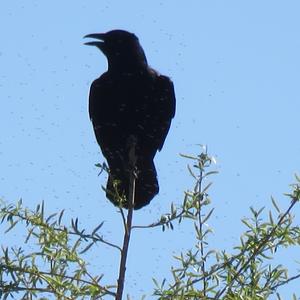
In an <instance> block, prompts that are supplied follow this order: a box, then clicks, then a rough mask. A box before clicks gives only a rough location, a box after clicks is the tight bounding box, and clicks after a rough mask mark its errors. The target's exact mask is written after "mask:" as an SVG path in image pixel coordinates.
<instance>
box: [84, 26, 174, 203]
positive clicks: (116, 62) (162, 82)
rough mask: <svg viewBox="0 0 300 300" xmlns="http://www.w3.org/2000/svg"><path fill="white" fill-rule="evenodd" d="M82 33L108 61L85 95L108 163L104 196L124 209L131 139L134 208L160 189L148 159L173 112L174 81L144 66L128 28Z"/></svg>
mask: <svg viewBox="0 0 300 300" xmlns="http://www.w3.org/2000/svg"><path fill="white" fill-rule="evenodd" d="M85 38H93V39H96V41H95V40H93V41H90V42H86V43H85V45H90V46H96V47H97V48H98V49H100V50H101V52H102V53H103V54H104V55H105V56H106V58H107V61H108V69H107V71H106V72H105V73H103V74H102V75H101V76H100V77H99V78H98V79H96V80H95V81H94V82H93V83H92V85H91V88H90V95H89V116H90V119H91V122H92V124H93V128H94V132H95V136H96V140H97V142H98V144H99V146H100V148H101V151H102V153H103V155H104V157H105V158H106V160H107V163H108V166H109V177H108V181H107V186H106V197H107V198H108V199H109V200H110V201H111V202H112V203H113V204H114V205H116V206H120V205H121V206H122V207H124V208H127V209H128V206H129V204H128V197H129V184H130V173H129V169H130V166H129V161H130V159H129V152H130V148H131V147H132V145H134V152H135V156H136V162H135V168H136V173H137V176H136V182H135V203H134V209H140V208H142V207H143V206H145V205H147V204H149V203H150V201H151V200H152V199H153V197H154V196H155V195H156V194H158V191H159V185H158V181H157V173H156V169H155V165H154V162H153V159H154V156H155V154H156V152H157V151H158V150H159V151H160V150H161V149H162V147H163V144H164V141H165V139H166V136H167V134H168V131H169V128H170V125H171V120H172V118H173V117H174V115H175V102H176V100H175V93H174V87H173V83H172V81H171V80H170V79H169V78H168V77H167V76H163V75H160V74H159V73H158V72H157V71H155V70H154V69H152V68H151V67H149V65H148V63H147V59H146V56H145V53H144V50H143V48H142V47H141V45H140V43H139V40H138V38H137V37H136V36H135V35H134V34H133V33H130V32H128V31H124V30H112V31H109V32H107V33H96V34H88V35H86V36H85ZM120 196H121V197H123V199H124V201H123V202H122V203H120Z"/></svg>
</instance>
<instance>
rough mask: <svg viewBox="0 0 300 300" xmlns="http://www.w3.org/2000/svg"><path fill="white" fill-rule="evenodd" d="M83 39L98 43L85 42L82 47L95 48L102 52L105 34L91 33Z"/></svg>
mask: <svg viewBox="0 0 300 300" xmlns="http://www.w3.org/2000/svg"><path fill="white" fill-rule="evenodd" d="M84 38H92V39H96V40H100V41H92V42H86V43H84V45H88V46H96V47H97V48H99V49H100V50H103V46H104V42H105V33H92V34H87V35H85V36H84Z"/></svg>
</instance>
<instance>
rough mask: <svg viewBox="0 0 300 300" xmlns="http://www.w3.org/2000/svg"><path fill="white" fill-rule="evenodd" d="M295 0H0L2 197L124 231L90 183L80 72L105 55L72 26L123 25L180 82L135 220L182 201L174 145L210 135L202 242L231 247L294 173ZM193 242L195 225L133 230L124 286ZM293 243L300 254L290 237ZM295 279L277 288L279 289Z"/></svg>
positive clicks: (90, 143)
mask: <svg viewBox="0 0 300 300" xmlns="http://www.w3.org/2000/svg"><path fill="white" fill-rule="evenodd" d="M299 10H300V3H299V2H298V1H277V0H273V1H269V0H266V1H258V0H252V1H231V0H229V1H214V0H211V1H203V0H197V1H196V0H194V1H174V0H172V1H171V0H167V1H156V0H153V1H147V2H146V1H144V2H143V1H136V0H135V1H133V0H129V1H123V2H121V1H116V0H110V1H108V0H107V1H105V0H103V1H77V2H75V1H69V0H67V1H57V0H52V1H33V0H32V1H22V0H19V1H16V0H10V1H8V0H6V1H5V0H3V1H1V3H0V33H1V41H2V42H1V47H0V99H1V110H0V128H1V129H0V132H1V139H0V167H1V174H0V197H1V198H2V199H4V200H6V201H8V202H14V201H16V200H18V199H19V198H21V197H22V198H23V201H24V203H25V205H26V206H29V207H32V208H34V207H35V205H36V204H37V203H39V202H41V200H44V201H45V203H46V207H48V209H49V212H53V211H57V210H61V209H66V215H67V217H66V219H68V218H71V217H75V216H78V217H79V218H80V220H81V223H82V225H83V226H86V227H88V228H93V227H94V226H95V225H96V224H98V223H99V222H101V221H103V220H104V221H105V226H104V227H103V234H104V236H106V237H108V238H111V239H112V240H113V241H118V240H120V239H121V234H120V232H119V231H120V217H119V216H118V214H117V213H116V209H115V208H114V207H113V206H112V205H111V204H110V203H109V202H108V201H107V200H106V199H105V196H104V193H103V192H102V190H101V188H100V186H101V184H105V180H106V178H105V176H101V177H98V176H97V174H98V170H97V168H95V167H94V164H95V163H98V162H102V161H103V157H102V155H101V154H100V152H99V147H98V145H97V144H96V141H95V138H94V134H93V130H92V127H91V124H90V122H89V118H88V114H87V100H88V99H87V97H88V91H89V86H90V84H91V82H92V81H93V80H94V79H95V78H97V77H98V76H99V75H100V74H101V73H103V72H104V71H105V70H106V67H107V64H106V60H105V58H104V56H103V55H102V54H101V53H99V51H97V50H96V49H93V48H92V47H86V46H84V45H83V42H84V41H83V39H82V37H83V36H84V35H85V34H88V33H94V32H105V31H108V30H111V29H116V28H120V29H126V30H129V31H132V32H134V33H135V34H136V35H137V36H138V37H139V38H140V42H141V44H142V45H143V47H144V50H145V52H146V55H147V58H148V61H149V63H150V65H151V66H152V67H153V68H155V69H157V70H158V71H160V72H161V73H162V74H165V75H168V76H170V77H171V78H172V80H173V81H174V84H175V89H176V96H177V113H176V117H175V119H174V122H173V124H172V127H171V130H170V134H169V136H168V138H167V140H166V143H165V146H164V148H163V151H162V152H161V153H158V154H157V156H156V166H157V170H158V174H159V182H160V194H159V196H157V197H156V198H155V199H154V200H153V201H152V203H151V204H150V205H149V206H147V207H146V208H145V209H143V210H142V211H139V212H137V213H136V214H135V222H136V224H140V223H143V224H144V223H145V222H152V221H153V220H156V219H157V217H158V216H160V215H161V214H162V213H164V212H165V211H167V210H168V207H169V206H170V203H171V202H172V201H174V202H175V203H180V201H181V200H182V198H183V191H184V190H185V189H187V188H191V187H192V180H191V178H190V177H189V175H188V172H187V171H186V164H187V161H185V160H184V159H182V158H180V157H179V153H188V154H196V153H198V151H199V146H196V144H206V145H208V149H209V152H210V153H211V154H212V155H214V156H215V157H216V159H217V165H216V169H217V170H218V171H219V172H220V174H219V175H217V176H216V177H215V178H214V185H213V187H212V190H211V195H212V199H213V204H212V206H214V207H215V208H216V209H215V215H214V216H213V217H212V218H211V221H210V225H211V226H212V227H214V229H215V232H214V235H213V236H212V239H211V243H212V244H211V245H212V247H213V248H218V249H223V248H224V249H227V250H229V249H230V246H232V245H235V244H236V243H238V241H239V236H240V234H241V232H242V230H243V229H244V228H243V226H242V225H241V223H240V218H241V217H244V216H247V215H249V213H248V210H249V206H254V207H262V206H266V207H267V208H268V207H270V196H271V195H273V196H274V197H275V198H276V199H277V200H278V202H279V203H280V206H281V207H282V208H284V207H287V206H288V202H287V201H286V199H285V197H284V196H283V193H284V192H287V191H289V186H288V185H289V184H290V183H292V182H293V181H294V178H293V174H294V173H296V172H298V174H299V169H300V167H299V166H300V142H299V111H300V102H299V100H300V99H299V98H300V91H299V77H300V56H299V53H300V39H299V29H300V19H299ZM299 212H300V210H299V207H297V208H296V210H295V214H296V215H297V214H298V215H299ZM296 219H297V221H298V223H299V216H298V217H296ZM193 243H194V239H193V235H192V228H185V227H176V230H175V231H174V232H170V233H161V231H160V230H156V231H150V230H149V231H138V232H136V233H134V235H133V239H132V244H131V252H130V255H129V267H128V285H127V292H131V293H133V291H134V294H132V295H133V296H134V298H133V299H139V297H141V295H143V294H144V293H145V294H150V293H151V290H152V289H151V288H152V282H151V277H153V276H156V277H158V279H159V278H162V276H163V275H165V274H167V273H168V271H169V269H170V266H171V263H172V262H173V260H172V258H171V255H173V254H176V253H178V252H179V251H180V250H181V249H186V248H188V247H189V246H190V245H193ZM177 250H178V251H177ZM98 251H99V252H98V253H97V255H96V257H93V263H94V267H95V269H97V268H98V270H100V272H102V271H103V272H105V273H106V274H107V277H108V279H107V280H108V282H110V283H111V281H110V279H114V278H115V277H114V274H115V271H116V270H117V257H116V256H114V255H112V253H111V250H110V249H106V248H105V247H104V248H100V247H99V249H98ZM290 257H291V258H295V259H298V261H299V248H297V249H294V251H291V255H290ZM98 262H99V263H98ZM289 264H290V265H291V266H293V265H294V264H293V260H291V262H290V263H289ZM295 286H296V285H293V287H294V288H293V287H292V286H291V287H287V288H283V289H281V290H280V291H281V292H282V293H283V295H285V297H284V298H285V299H288V297H289V295H290V294H291V291H293V290H294V291H297V290H296V288H295ZM147 299H148V298H147ZM149 299H150V297H149Z"/></svg>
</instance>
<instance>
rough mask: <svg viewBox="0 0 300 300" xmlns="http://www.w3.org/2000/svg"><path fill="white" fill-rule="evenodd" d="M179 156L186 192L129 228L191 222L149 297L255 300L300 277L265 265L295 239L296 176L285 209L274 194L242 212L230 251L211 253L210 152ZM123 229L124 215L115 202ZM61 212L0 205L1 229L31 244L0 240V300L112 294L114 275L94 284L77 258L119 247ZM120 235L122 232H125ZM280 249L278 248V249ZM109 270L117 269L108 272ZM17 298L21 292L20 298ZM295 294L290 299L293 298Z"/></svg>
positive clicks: (298, 238)
mask: <svg viewBox="0 0 300 300" xmlns="http://www.w3.org/2000/svg"><path fill="white" fill-rule="evenodd" d="M183 157H185V158H187V159H189V160H190V161H191V162H192V167H191V166H188V170H189V173H190V175H191V176H192V178H193V180H194V181H195V184H194V187H193V189H192V190H190V191H187V192H186V193H185V197H184V201H183V203H182V205H181V207H178V208H177V207H175V205H173V204H172V205H171V208H170V212H168V213H166V214H164V215H162V216H161V217H160V218H159V219H158V220H157V221H156V222H153V223H151V224H146V225H133V226H131V229H130V230H133V231H134V230H140V229H155V228H156V227H160V228H161V229H162V230H163V231H165V230H168V229H171V230H173V229H174V225H173V224H174V222H178V223H181V222H190V224H191V225H192V226H193V228H194V232H195V238H196V244H195V245H194V246H191V248H190V249H189V250H187V251H186V252H184V253H179V254H178V255H177V256H176V257H175V260H176V266H174V267H172V269H171V273H172V280H171V281H170V282H168V281H167V280H166V279H163V280H162V282H161V283H160V282H159V281H158V280H155V279H154V283H155V289H154V296H156V297H157V299H159V300H166V299H172V300H186V299H207V300H208V299H223V300H250V299H251V300H256V299H257V300H258V299H259V300H260V299H268V297H269V296H270V295H276V296H277V298H278V299H281V298H280V295H279V294H278V293H277V289H278V288H279V287H280V286H282V285H286V284H288V283H289V282H291V281H294V280H297V279H299V278H300V273H298V274H295V275H293V276H289V274H288V270H287V268H286V267H284V266H283V265H276V266H272V264H271V263H270V260H271V259H273V258H274V257H276V254H277V253H278V250H279V249H280V248H283V249H284V248H286V247H289V246H294V245H299V244H300V227H299V226H296V225H294V223H293V215H292V214H291V211H292V209H293V208H294V206H295V205H296V204H297V203H298V202H299V201H300V178H299V177H297V176H296V183H295V184H293V185H292V189H291V192H290V193H288V194H286V196H287V197H288V199H289V200H290V202H289V206H288V208H287V209H286V210H283V211H282V210H281V209H280V208H279V206H278V204H277V203H276V201H275V200H274V199H272V204H273V207H274V209H273V210H272V211H270V212H268V213H267V212H265V209H264V208H261V209H258V210H257V209H254V208H250V217H249V218H245V219H243V220H242V224H243V225H244V226H245V231H244V233H243V234H242V236H241V238H240V244H239V245H237V246H236V247H235V248H234V249H233V250H232V251H231V252H227V251H225V250H223V251H216V250H213V249H210V247H209V237H210V233H211V232H212V228H211V227H210V226H209V225H208V223H209V221H210V217H211V216H212V215H213V213H214V209H213V208H211V207H210V206H211V199H210V197H209V190H210V188H211V183H210V182H209V183H206V182H207V181H208V180H209V179H210V178H211V176H212V175H214V174H216V173H217V172H216V171H214V170H211V168H212V166H213V163H214V158H212V157H210V156H209V155H208V154H207V152H206V150H205V151H204V152H202V153H201V154H200V155H198V156H187V155H183ZM120 212H121V213H120V215H121V217H122V218H123V224H124V232H125V233H126V231H127V230H128V228H127V227H126V226H127V225H126V216H125V214H124V211H123V209H122V208H120ZM63 215H64V211H61V212H60V213H57V214H51V215H50V216H46V214H45V207H44V203H42V204H41V205H38V206H37V208H36V209H35V210H34V211H31V210H29V209H27V208H25V207H24V206H23V203H22V201H21V200H20V201H19V202H18V203H17V204H15V205H7V204H5V203H0V218H1V222H2V223H5V224H7V226H8V227H7V229H6V232H9V231H12V230H14V228H16V226H22V227H24V228H25V229H26V232H27V235H26V237H25V243H27V245H29V246H31V245H36V246H37V247H35V250H31V249H32V248H34V247H18V248H15V247H14V248H8V247H4V246H3V245H2V254H1V257H0V298H1V299H8V297H13V296H14V295H16V294H17V293H18V296H19V297H18V299H32V298H33V297H38V296H41V297H42V298H39V299H47V297H49V296H50V295H54V296H55V297H56V299H62V300H65V299H66V300H67V299H68V300H69V299H104V298H106V297H107V296H109V297H113V298H116V290H117V281H116V283H113V284H111V285H104V284H103V283H102V281H103V280H102V279H103V275H93V274H91V272H90V271H89V265H88V262H86V261H85V259H84V258H83V254H84V253H88V252H89V251H90V250H91V248H92V247H93V246H94V245H95V244H105V245H108V246H110V247H112V248H113V249H115V250H117V251H118V252H119V253H120V257H122V256H124V255H127V253H126V254H124V249H123V248H122V247H121V246H118V245H116V244H114V243H112V242H110V241H107V240H105V239H104V238H103V236H102V235H101V234H100V230H101V228H102V226H103V222H102V223H100V224H98V225H97V226H95V228H94V230H92V231H91V232H86V230H85V229H81V228H80V227H79V225H78V224H79V221H78V219H74V220H71V224H70V225H69V226H67V225H64V224H63V219H64V217H63ZM127 234H128V231H127ZM283 251H284V250H283ZM116 273H117V272H116ZM20 297H21V298H20ZM296 299H297V297H296V295H295V296H294V300H296Z"/></svg>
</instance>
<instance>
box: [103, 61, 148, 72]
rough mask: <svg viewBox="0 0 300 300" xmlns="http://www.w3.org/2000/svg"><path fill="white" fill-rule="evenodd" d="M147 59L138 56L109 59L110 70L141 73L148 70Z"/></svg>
mask: <svg viewBox="0 0 300 300" xmlns="http://www.w3.org/2000/svg"><path fill="white" fill-rule="evenodd" d="M147 67H148V65H147V61H145V60H140V59H136V58H133V59H131V58H128V57H125V58H122V57H120V58H118V59H116V58H114V59H108V71H109V72H112V73H141V72H143V71H145V70H147Z"/></svg>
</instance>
